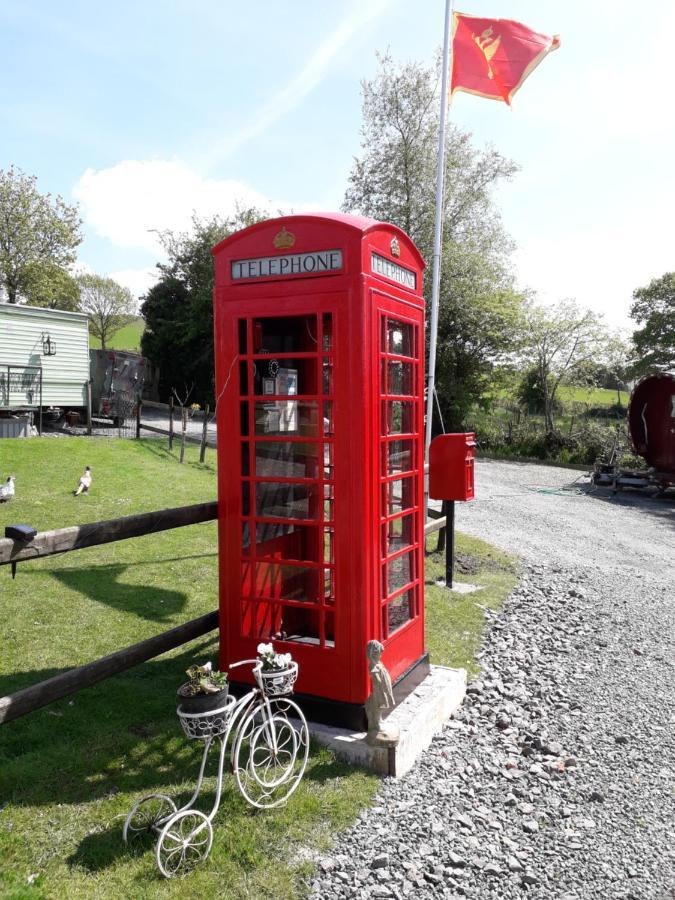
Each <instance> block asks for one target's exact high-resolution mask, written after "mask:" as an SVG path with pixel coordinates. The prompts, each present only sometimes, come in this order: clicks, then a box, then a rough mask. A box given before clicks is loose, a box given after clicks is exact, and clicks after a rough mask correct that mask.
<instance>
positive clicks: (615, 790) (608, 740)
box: [308, 460, 675, 900]
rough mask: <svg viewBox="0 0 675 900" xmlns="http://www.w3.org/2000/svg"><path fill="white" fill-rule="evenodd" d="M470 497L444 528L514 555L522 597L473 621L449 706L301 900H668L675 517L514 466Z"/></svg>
mask: <svg viewBox="0 0 675 900" xmlns="http://www.w3.org/2000/svg"><path fill="white" fill-rule="evenodd" d="M476 483H477V488H476V495H477V498H478V499H477V500H476V501H475V502H473V503H467V504H458V508H457V512H456V515H457V527H458V529H459V530H460V531H464V532H466V533H469V534H473V535H475V536H477V537H480V538H483V539H484V540H487V541H490V542H491V543H494V544H496V545H498V546H503V547H504V548H505V549H506V550H509V551H511V552H514V553H517V554H519V555H520V556H521V559H522V567H521V572H520V579H519V583H518V585H517V586H516V587H515V589H514V590H513V592H512V594H511V596H510V597H509V598H508V599H507V600H506V602H505V604H504V607H503V608H502V610H500V611H499V612H495V611H493V610H490V609H487V608H486V609H485V610H484V614H485V619H486V632H485V639H484V643H483V646H482V647H481V649H480V651H479V652H478V653H477V655H476V656H477V660H478V661H479V663H480V666H481V674H480V678H479V679H476V680H475V681H474V682H472V683H471V684H470V685H469V688H468V690H467V696H466V700H465V702H464V704H463V706H462V707H461V708H460V709H459V710H458V711H457V713H456V714H455V716H454V718H453V719H452V720H451V721H450V722H449V723H448V724H447V726H446V727H445V728H444V729H443V732H442V733H441V734H439V735H438V736H437V737H436V738H435V739H434V741H433V743H432V745H431V747H430V748H429V750H428V751H427V752H426V753H425V754H424V756H423V757H422V758H421V759H420V760H419V762H418V764H417V765H416V766H415V767H414V768H413V770H412V771H411V772H409V773H408V775H407V776H406V777H405V778H403V779H401V780H398V781H397V780H394V779H384V780H383V781H382V784H381V787H380V790H379V794H378V798H377V806H376V807H374V808H372V809H370V810H365V811H364V812H363V813H362V814H361V815H360V816H359V818H358V820H357V821H356V823H355V824H354V825H353V826H352V827H351V828H350V829H348V830H347V831H345V832H344V833H342V834H341V835H339V836H338V837H337V839H336V847H335V851H334V853H333V855H332V857H330V862H332V863H333V866H332V867H331V866H330V865H328V866H325V865H324V864H323V862H321V861H320V862H319V865H318V867H317V871H316V873H315V875H314V876H313V879H312V881H311V884H310V885H308V887H309V889H310V896H311V897H312V898H313V900H324V898H328V897H330V898H333V897H336V898H342V897H344V898H349V900H351V898H363V900H367V898H369V897H395V898H398V897H401V898H403V897H405V898H414V900H418V898H419V900H439V898H449V900H454V898H459V897H462V898H464V897H466V898H473V900H523V898H530V900H605V898H607V900H614V898H616V900H665V898H668V897H670V896H671V893H672V887H673V885H675V851H673V850H672V847H673V832H672V829H673V822H674V821H675V795H673V792H672V790H671V787H672V784H673V783H674V781H675V728H673V725H674V724H675V718H673V708H672V698H673V697H674V696H675V662H674V660H675V553H673V533H674V532H673V526H674V525H675V514H674V511H675V506H674V505H673V501H672V499H670V500H668V499H665V498H664V499H661V500H658V499H654V498H649V497H643V496H640V495H637V494H628V493H626V494H618V495H616V496H613V495H612V494H611V492H610V491H607V490H603V489H596V488H593V487H591V486H590V484H589V482H588V480H587V479H585V478H584V476H580V477H578V473H576V472H571V471H570V470H566V469H558V468H554V467H551V466H537V465H529V464H520V463H518V464H514V463H507V462H492V461H487V460H479V461H478V462H477V465H476ZM566 486H571V489H570V490H565V488H566ZM540 488H541V490H539V489H540ZM551 489H553V490H551ZM526 823H527V824H528V827H529V829H530V830H529V831H528V830H526V829H525V824H526ZM383 848H386V849H387V850H389V853H388V854H384V853H383V852H382V850H383ZM325 859H329V858H328V857H325ZM379 859H384V860H385V861H384V862H383V863H382V864H379V865H378V866H374V863H375V860H379ZM379 876H381V877H384V878H387V879H388V882H387V883H386V884H385V883H382V884H380V883H378V877H379Z"/></svg>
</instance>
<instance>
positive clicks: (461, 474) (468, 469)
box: [429, 432, 476, 500]
mask: <svg viewBox="0 0 675 900" xmlns="http://www.w3.org/2000/svg"><path fill="white" fill-rule="evenodd" d="M474 437H475V435H474V434H473V433H472V432H464V433H460V434H440V435H439V436H438V437H436V438H434V439H433V441H432V442H431V446H430V447H429V496H430V497H432V498H433V499H434V500H473V498H474V480H473V456H474V447H475V446H476V441H475V440H474Z"/></svg>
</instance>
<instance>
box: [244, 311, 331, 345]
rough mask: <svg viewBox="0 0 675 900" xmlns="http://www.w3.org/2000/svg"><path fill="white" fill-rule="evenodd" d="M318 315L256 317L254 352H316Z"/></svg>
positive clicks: (254, 324) (254, 323)
mask: <svg viewBox="0 0 675 900" xmlns="http://www.w3.org/2000/svg"><path fill="white" fill-rule="evenodd" d="M316 328H317V322H316V316H285V317H284V318H270V319H255V320H254V322H253V332H254V338H255V340H254V343H255V346H254V348H253V352H254V353H294V352H298V353H315V352H316V351H317V349H318V348H317V341H316Z"/></svg>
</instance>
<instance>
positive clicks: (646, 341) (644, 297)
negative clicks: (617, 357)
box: [630, 272, 675, 375]
mask: <svg viewBox="0 0 675 900" xmlns="http://www.w3.org/2000/svg"><path fill="white" fill-rule="evenodd" d="M630 315H631V318H632V319H634V320H635V321H636V322H637V324H638V325H640V326H641V327H640V328H638V329H637V330H636V331H634V332H633V346H634V348H635V356H636V362H635V363H634V365H633V367H632V372H633V374H634V375H645V374H647V373H648V372H665V371H667V370H669V369H675V272H666V274H665V275H662V276H661V277H660V278H654V279H653V280H652V281H650V282H649V284H648V285H647V286H646V287H642V288H637V290H635V291H634V292H633V305H632V306H631V309H630Z"/></svg>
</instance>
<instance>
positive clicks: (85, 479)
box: [73, 466, 91, 497]
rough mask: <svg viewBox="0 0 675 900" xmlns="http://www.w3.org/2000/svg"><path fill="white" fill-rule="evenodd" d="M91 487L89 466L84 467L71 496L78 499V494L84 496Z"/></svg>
mask: <svg viewBox="0 0 675 900" xmlns="http://www.w3.org/2000/svg"><path fill="white" fill-rule="evenodd" d="M90 487H91V468H90V467H89V466H85V469H84V472H83V473H82V475H80V480H79V481H78V483H77V489H76V490H74V491H73V494H74V495H75V496H76V497H79V495H80V494H86V493H88V492H89V488H90Z"/></svg>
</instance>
